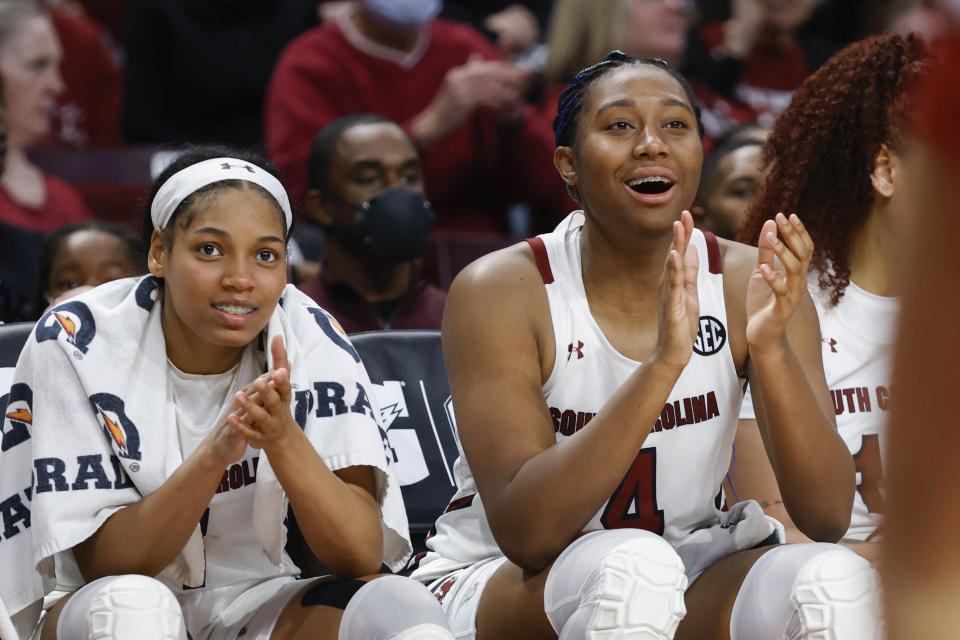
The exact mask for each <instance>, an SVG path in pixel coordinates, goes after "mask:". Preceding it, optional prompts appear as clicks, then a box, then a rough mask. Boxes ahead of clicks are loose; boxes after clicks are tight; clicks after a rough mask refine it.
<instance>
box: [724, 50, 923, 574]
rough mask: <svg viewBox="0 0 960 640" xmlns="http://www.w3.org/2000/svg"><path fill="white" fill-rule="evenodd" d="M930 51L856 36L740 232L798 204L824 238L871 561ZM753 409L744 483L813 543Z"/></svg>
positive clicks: (792, 536)
mask: <svg viewBox="0 0 960 640" xmlns="http://www.w3.org/2000/svg"><path fill="white" fill-rule="evenodd" d="M925 59H926V54H925V51H924V48H923V45H922V43H921V41H920V40H919V39H918V38H916V37H908V38H904V37H902V36H899V35H885V36H879V37H874V38H869V39H867V40H863V41H861V42H856V43H854V44H851V45H850V46H848V47H847V48H846V49H844V50H843V51H841V52H840V53H838V54H837V55H835V56H834V57H833V58H831V59H830V60H829V61H828V62H827V63H826V64H825V65H824V66H823V67H821V68H820V70H819V71H817V72H816V73H815V74H814V75H813V76H811V77H810V78H808V79H807V80H806V82H804V84H803V85H802V86H801V87H800V89H799V91H798V92H797V94H796V96H795V97H794V99H793V102H792V103H791V104H790V106H789V107H788V108H787V110H786V111H785V112H784V113H783V115H782V116H780V119H779V120H777V124H776V126H775V128H774V130H773V133H772V134H771V136H770V139H769V141H768V142H767V146H766V149H765V152H764V153H765V154H766V155H765V161H766V163H767V164H768V165H769V171H770V173H769V175H768V177H767V178H766V180H765V182H764V183H763V186H762V188H761V191H760V193H759V194H758V196H757V199H756V201H755V202H754V204H753V206H752V207H751V209H750V212H749V214H748V216H747V218H746V220H745V222H744V226H743V228H742V229H741V232H740V236H739V237H740V239H741V240H743V241H744V242H751V243H755V242H756V241H757V239H758V238H759V237H760V234H761V233H762V229H763V217H764V211H771V210H780V209H782V210H789V211H796V212H797V214H798V215H800V216H801V217H802V218H803V220H804V223H805V225H806V227H807V231H808V233H809V234H810V237H811V238H812V239H813V242H814V245H815V247H816V249H815V250H814V253H813V256H812V257H811V263H810V264H811V272H810V279H809V283H808V288H809V292H810V296H811V297H812V298H813V301H814V304H815V305H816V308H817V314H818V315H819V319H820V329H821V332H822V334H823V341H822V347H821V350H822V352H823V368H824V374H825V376H826V380H827V385H828V387H829V388H830V394H831V396H832V398H833V410H834V412H835V413H836V420H837V427H838V428H839V431H840V435H841V436H842V437H843V439H844V441H845V442H846V445H847V448H848V450H849V452H850V454H851V455H852V456H853V460H854V463H855V465H856V469H857V493H856V495H855V497H854V503H853V512H852V514H851V520H850V528H849V529H848V530H847V532H846V534H844V539H845V540H847V541H850V543H851V544H852V545H854V546H853V547H852V548H854V549H855V550H857V551H858V553H861V554H862V555H864V556H866V557H867V558H870V559H873V558H874V557H875V556H876V554H877V552H878V547H877V545H864V544H857V543H862V542H872V541H877V540H878V539H879V534H880V531H881V529H880V524H881V521H882V517H883V512H884V498H883V492H882V484H883V482H882V480H883V478H882V473H883V468H882V463H881V458H882V457H883V456H882V453H883V452H884V451H885V449H886V422H887V412H888V410H889V408H890V407H889V402H890V389H891V386H892V385H891V379H892V371H891V358H892V355H893V339H894V331H895V325H896V319H897V314H898V311H899V303H898V299H897V296H898V295H899V293H900V291H899V290H898V286H897V285H898V279H897V276H896V271H895V264H896V260H895V258H896V257H897V254H898V252H899V251H901V250H902V247H903V246H904V240H905V238H906V231H907V229H908V228H909V227H908V225H909V224H910V223H911V219H910V217H908V216H905V215H903V214H902V212H903V211H904V209H905V204H906V205H907V210H909V206H912V203H913V202H914V201H915V198H914V196H913V194H912V193H911V189H910V184H909V183H908V182H907V180H905V179H904V173H903V171H902V164H903V160H904V155H905V154H906V144H905V143H906V139H905V138H906V135H907V133H908V129H909V126H908V125H909V120H910V117H911V114H912V113H913V112H914V111H915V107H916V104H915V103H914V102H913V98H914V95H915V91H914V88H915V87H916V86H917V82H918V80H919V79H920V78H921V77H922V76H923V74H924V71H925V69H926V63H925ZM797 131H803V132H804V133H803V135H802V136H797V135H796V133H795V132H797ZM827 148H829V149H830V152H829V153H824V152H823V150H824V149H827ZM752 409H753V407H752V406H751V405H750V404H749V403H748V402H745V403H744V408H743V412H742V413H741V417H742V418H744V420H743V421H742V422H741V425H740V428H739V430H738V434H737V438H736V464H735V465H734V466H733V467H732V469H731V472H730V478H731V484H732V486H733V490H734V491H735V492H736V494H737V496H738V497H739V498H740V499H744V498H755V499H756V500H758V501H760V502H761V504H763V505H765V507H766V511H767V513H768V514H770V515H772V516H774V517H775V518H777V519H778V520H780V521H781V522H783V523H784V525H785V526H786V529H787V540H788V541H791V542H794V541H802V540H806V539H807V538H806V536H804V535H803V533H802V532H801V531H800V530H798V528H797V527H796V526H795V525H794V524H793V521H792V520H791V516H792V515H793V514H792V512H789V511H788V509H786V508H785V505H784V504H783V502H782V498H781V491H780V489H778V487H777V480H776V478H775V477H774V474H773V472H772V470H771V468H770V463H769V462H768V461H767V459H766V456H764V455H763V449H762V447H763V445H762V438H761V435H760V432H759V431H758V429H757V423H756V421H755V416H754V414H753V411H752Z"/></svg>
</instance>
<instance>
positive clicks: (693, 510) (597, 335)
mask: <svg viewBox="0 0 960 640" xmlns="http://www.w3.org/2000/svg"><path fill="white" fill-rule="evenodd" d="M583 222H584V218H583V214H582V213H580V212H574V213H572V214H570V215H569V216H568V217H567V218H566V219H565V220H564V221H563V222H561V223H560V225H559V226H558V227H557V229H556V230H554V231H553V232H552V233H548V234H544V235H542V236H538V237H537V238H533V239H531V240H528V242H529V243H530V246H531V247H532V248H533V252H534V256H535V257H536V260H537V266H538V268H539V270H540V274H541V276H542V277H543V281H544V285H545V287H546V290H547V299H548V301H549V305H550V315H551V318H552V322H553V332H554V341H555V343H556V358H555V363H554V367H553V371H552V372H551V374H550V377H549V378H548V379H547V382H546V383H545V384H544V385H543V394H544V399H545V401H546V403H547V406H548V407H549V408H550V415H551V417H552V418H553V426H554V431H555V432H556V437H557V442H560V441H562V440H564V439H565V438H567V437H569V436H571V435H573V434H574V433H575V432H576V431H577V430H579V429H582V428H584V427H586V426H587V425H588V424H589V422H590V420H591V419H592V418H593V416H594V415H596V413H597V412H598V411H599V410H600V409H601V407H603V405H604V404H605V403H606V401H607V399H608V398H610V396H611V395H613V393H614V392H615V391H616V390H617V389H618V388H619V387H620V386H621V385H622V384H623V383H624V381H625V380H626V379H627V377H628V376H630V374H631V373H633V372H634V371H635V370H636V368H637V367H638V366H639V365H640V364H641V363H639V362H636V361H634V360H631V359H629V358H627V357H625V356H624V355H622V354H621V353H619V352H618V351H617V350H616V349H614V348H613V346H612V345H611V344H610V343H609V341H608V340H607V338H606V337H605V336H604V335H603V332H602V331H601V330H600V327H599V326H598V325H597V322H596V320H595V319H594V317H593V316H592V315H591V313H590V308H589V305H588V303H587V296H586V292H585V290H584V286H583V278H582V272H581V262H580V238H581V231H582V228H583ZM691 242H692V243H693V245H694V246H695V247H696V249H697V254H698V256H699V258H700V268H699V272H698V275H697V287H698V293H699V300H700V333H699V336H698V338H697V342H696V345H695V346H694V353H693V355H692V356H691V358H690V362H689V363H688V365H687V367H686V368H685V369H684V370H683V372H682V373H681V375H680V378H679V379H678V380H677V384H676V385H675V386H674V388H673V390H672V391H671V392H670V395H669V398H668V400H667V403H666V404H665V405H664V407H663V411H662V412H661V414H660V417H659V419H658V420H657V421H656V424H655V425H654V427H653V431H651V433H650V435H649V436H648V437H647V439H646V440H645V441H644V443H643V446H642V447H641V449H640V451H639V452H638V455H637V458H636V460H635V461H634V463H633V465H632V466H631V468H630V469H629V470H628V471H627V472H626V473H625V475H624V479H623V481H622V483H621V485H620V487H619V488H618V489H617V490H616V491H615V492H614V494H613V495H612V496H611V497H610V499H609V500H608V501H607V502H606V503H605V504H602V505H598V507H599V509H598V511H597V513H596V514H595V515H594V517H593V518H592V519H591V521H590V522H589V524H588V525H587V527H586V528H585V529H584V530H585V531H590V530H596V529H613V528H621V527H635V528H642V529H647V530H650V531H653V532H654V533H658V534H662V535H663V536H664V537H665V538H666V539H667V540H668V541H671V542H677V541H679V540H682V539H683V538H684V537H685V536H686V535H688V534H689V533H690V532H691V531H692V530H694V529H698V528H700V527H702V526H704V525H709V524H713V523H715V522H716V521H717V513H718V509H717V505H718V503H719V493H720V485H721V482H722V481H723V478H724V475H725V474H726V472H727V469H728V467H729V464H730V456H731V451H732V444H733V437H734V433H735V431H736V426H737V418H738V411H739V409H740V401H741V398H742V393H743V391H742V390H743V383H742V381H741V380H739V379H738V377H737V372H736V368H735V367H734V363H733V356H732V354H731V352H730V345H729V342H728V339H727V333H728V332H727V313H726V307H725V304H724V296H723V275H722V261H721V257H720V250H719V246H718V245H717V240H716V238H715V237H714V236H713V235H712V234H709V235H704V234H703V233H701V232H700V231H699V230H694V232H693V237H692V239H691ZM582 472H583V473H589V472H590V470H589V469H584V470H583V471H582ZM455 474H456V480H457V487H458V490H457V492H456V493H455V494H454V496H453V498H452V500H451V502H450V505H449V507H448V508H447V511H446V512H445V513H444V514H443V515H441V516H440V518H439V519H438V520H437V524H436V529H435V531H436V533H435V535H433V536H431V537H430V538H429V539H428V540H427V547H428V549H429V550H430V551H428V553H427V554H426V555H425V556H424V557H422V558H419V564H418V568H417V569H416V571H414V573H413V577H414V578H416V579H418V580H423V581H429V580H432V579H435V578H437V577H440V576H442V575H445V574H446V573H448V572H450V571H453V570H455V569H458V568H461V567H464V566H468V565H470V564H472V563H474V562H477V561H479V560H483V559H485V558H489V557H495V556H500V555H502V552H501V551H500V549H499V547H498V546H497V543H496V540H494V538H493V535H492V533H491V532H490V527H489V524H488V522H487V518H486V514H485V512H484V510H483V502H482V500H481V498H480V496H479V495H477V488H476V485H475V483H474V480H473V476H472V474H471V473H470V468H469V466H468V465H467V462H466V460H465V458H464V455H463V450H462V448H461V451H460V458H459V459H458V460H457V462H456V464H455Z"/></svg>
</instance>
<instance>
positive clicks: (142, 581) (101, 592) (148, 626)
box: [57, 575, 187, 640]
mask: <svg viewBox="0 0 960 640" xmlns="http://www.w3.org/2000/svg"><path fill="white" fill-rule="evenodd" d="M127 638H142V639H143V640H186V638H187V631H186V628H185V626H184V623H183V613H182V612H181V611H180V604H179V603H178V602H177V599H176V598H175V597H174V595H173V593H172V592H171V591H170V589H168V588H167V587H166V586H165V585H164V584H163V583H161V582H160V581H158V580H154V579H153V578H148V577H146V576H141V575H123V576H107V577H106V578H100V579H99V580H94V581H93V582H91V583H90V584H87V585H84V586H83V587H81V588H80V589H79V590H78V591H77V592H76V593H75V594H73V596H72V597H71V598H70V600H68V601H67V604H65V605H64V607H63V611H61V612H60V619H59V620H58V621H57V640H126V639H127Z"/></svg>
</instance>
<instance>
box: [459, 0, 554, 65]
mask: <svg viewBox="0 0 960 640" xmlns="http://www.w3.org/2000/svg"><path fill="white" fill-rule="evenodd" d="M552 5H553V0H525V1H523V2H516V1H515V0H479V1H478V0H446V1H445V2H444V3H443V10H442V11H441V12H440V17H442V18H447V19H448V20H455V21H457V22H466V23H468V24H470V25H471V26H473V27H474V28H475V29H477V30H478V31H480V32H481V33H483V34H484V35H485V36H487V39H488V40H490V42H492V43H493V44H495V45H497V47H498V48H499V49H500V50H501V51H503V52H504V53H506V54H507V55H510V56H516V55H520V54H523V53H524V52H528V51H530V49H531V47H533V46H535V45H536V44H537V43H538V42H539V41H540V36H541V34H542V33H544V31H545V30H546V27H547V21H548V20H549V19H550V8H551V6H552Z"/></svg>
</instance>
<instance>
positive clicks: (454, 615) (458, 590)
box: [244, 556, 507, 640]
mask: <svg viewBox="0 0 960 640" xmlns="http://www.w3.org/2000/svg"><path fill="white" fill-rule="evenodd" d="M506 560H507V559H506V558H505V557H503V556H501V557H498V558H487V559H486V560H481V561H480V562H477V563H476V564H472V565H470V566H469V567H466V568H463V569H457V570H456V571H451V572H450V573H448V574H446V575H445V576H442V577H440V578H437V579H436V580H434V581H433V582H431V583H430V584H429V585H428V586H427V588H428V589H430V592H431V593H433V595H434V596H436V597H437V600H439V601H440V606H441V607H443V612H444V613H446V614H447V619H448V620H449V621H450V629H451V630H452V631H453V637H454V638H456V639H457V640H474V639H475V638H476V637H477V608H478V607H479V606H480V595H481V594H482V593H483V590H484V589H486V587H487V582H489V581H490V578H491V576H493V574H494V572H495V571H496V570H497V569H499V568H500V565H502V564H503V563H504V562H506ZM244 640H246V639H244Z"/></svg>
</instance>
